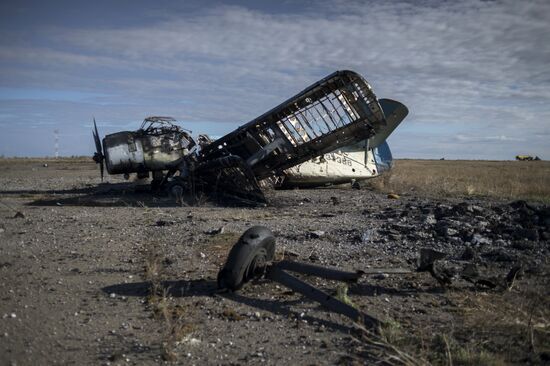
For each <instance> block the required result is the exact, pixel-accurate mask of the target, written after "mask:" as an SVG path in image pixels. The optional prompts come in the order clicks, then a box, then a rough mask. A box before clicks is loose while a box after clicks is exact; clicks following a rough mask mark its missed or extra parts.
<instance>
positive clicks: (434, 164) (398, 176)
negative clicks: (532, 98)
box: [376, 160, 550, 202]
mask: <svg viewBox="0 0 550 366" xmlns="http://www.w3.org/2000/svg"><path fill="white" fill-rule="evenodd" d="M376 184H377V187H380V188H383V189H385V190H393V191H396V192H397V191H399V192H412V193H419V194H423V195H427V196H432V197H433V196H442V197H445V196H454V197H456V196H459V197H491V198H496V199H503V200H512V199H527V200H536V201H544V202H550V162H549V161H484V160H396V162H395V166H394V169H393V170H392V171H391V173H390V174H388V175H386V176H384V177H380V178H379V179H377V180H376Z"/></svg>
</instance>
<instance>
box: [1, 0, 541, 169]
mask: <svg viewBox="0 0 550 366" xmlns="http://www.w3.org/2000/svg"><path fill="white" fill-rule="evenodd" d="M549 19H550V1H548V0H540V1H527V0H526V1H516V0H514V1H479V0H465V1H430V0H425V1H389V0H388V1H338V0H330V1H323V0H320V1H285V0H280V1H273V2H267V1H223V2H222V1H209V0H201V1H164V0H159V1H153V0H118V1H117V0H112V1H105V0H95V1H78V0H72V1H65V0H57V1H56V0H52V1H25V0H3V1H2V2H1V3H0V128H1V132H0V155H4V156H53V155H54V130H59V153H60V155H62V156H69V155H92V154H93V151H94V144H93V141H92V133H91V128H92V119H93V118H94V117H95V119H96V121H97V123H98V128H99V132H100V134H101V135H104V134H107V133H112V132H116V131H120V130H135V129H137V128H139V126H140V124H141V121H142V120H143V119H144V118H145V117H146V116H150V115H167V116H173V117H175V118H177V119H178V120H179V121H180V124H181V125H182V127H185V128H187V129H190V130H192V131H193V133H194V134H199V133H208V134H210V135H213V136H223V135H224V134H226V133H228V132H230V131H232V130H233V129H235V128H237V127H238V126H240V125H242V124H244V123H246V122H248V121H250V120H252V119H254V118H255V117H257V116H259V115H261V114H263V113H264V112H265V111H267V110H269V109H271V108H272V107H274V106H276V105H278V104H279V103H281V102H282V101H284V100H286V99H287V98H289V97H291V96H292V95H294V94H296V93H297V92H299V91H301V90H303V89H304V88H306V87H307V86H308V85H310V84H312V83H314V82H316V81H317V80H319V79H321V78H323V77H325V76H327V75H329V74H330V73H332V72H333V71H336V70H344V69H350V70H354V71H357V72H359V73H360V74H361V75H363V76H364V77H365V78H366V79H367V80H368V81H369V83H370V84H371V86H372V87H373V89H374V92H375V93H376V95H377V96H378V97H379V98H390V99H395V100H398V101H400V102H402V103H404V104H405V105H407V107H408V108H409V110H410V114H409V116H408V117H407V118H406V119H405V121H404V122H403V123H402V124H401V125H400V126H399V127H398V128H397V130H396V131H395V132H394V133H393V134H392V135H391V136H390V138H389V139H388V143H389V144H390V146H391V148H392V151H393V154H394V157H396V158H426V159H439V158H441V157H445V158H446V159H496V160H508V159H513V158H514V156H515V155H517V154H532V155H538V156H540V157H541V158H543V159H550V142H549V141H550V21H549Z"/></svg>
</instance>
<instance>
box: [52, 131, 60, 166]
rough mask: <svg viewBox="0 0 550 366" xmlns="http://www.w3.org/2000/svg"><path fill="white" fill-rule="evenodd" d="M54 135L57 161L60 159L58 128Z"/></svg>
mask: <svg viewBox="0 0 550 366" xmlns="http://www.w3.org/2000/svg"><path fill="white" fill-rule="evenodd" d="M53 135H54V138H55V143H54V150H55V158H56V159H57V158H59V130H58V129H57V128H56V129H55V130H53Z"/></svg>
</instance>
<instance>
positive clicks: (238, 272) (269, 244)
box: [218, 226, 275, 291]
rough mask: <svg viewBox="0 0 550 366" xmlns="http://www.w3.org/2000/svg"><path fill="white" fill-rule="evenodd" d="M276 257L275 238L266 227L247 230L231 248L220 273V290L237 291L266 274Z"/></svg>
mask: <svg viewBox="0 0 550 366" xmlns="http://www.w3.org/2000/svg"><path fill="white" fill-rule="evenodd" d="M274 257H275V237H274V236H273V233H272V232H271V231H270V230H269V229H268V228H266V227H264V226H254V227H251V228H250V229H248V230H246V231H245V232H244V234H243V235H242V236H241V237H240V239H239V241H238V242H237V243H236V244H235V245H234V246H233V248H231V251H230V252H229V255H228V256H227V261H226V262H225V265H224V266H223V268H222V269H221V270H220V272H219V273H218V288H220V289H224V288H227V289H230V290H232V291H237V290H238V289H240V288H241V287H242V286H243V285H244V284H245V283H246V282H248V281H249V280H250V279H252V278H254V277H259V276H261V275H262V274H263V273H264V272H265V268H266V265H267V263H268V262H270V261H272V260H273V258H274Z"/></svg>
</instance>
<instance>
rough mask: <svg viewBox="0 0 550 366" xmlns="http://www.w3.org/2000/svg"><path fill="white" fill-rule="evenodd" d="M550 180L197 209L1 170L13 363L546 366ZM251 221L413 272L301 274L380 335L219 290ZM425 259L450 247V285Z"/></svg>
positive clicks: (350, 262)
mask: <svg viewBox="0 0 550 366" xmlns="http://www.w3.org/2000/svg"><path fill="white" fill-rule="evenodd" d="M44 164H47V166H44ZM548 171H549V165H548V163H546V162H518V163H516V162H452V161H441V162H439V161H406V160H400V161H397V162H396V167H395V170H394V171H393V173H392V174H391V175H389V176H386V177H383V178H381V179H378V180H376V181H374V182H372V183H371V184H370V186H371V187H377V188H378V189H362V190H352V189H350V188H349V187H336V188H326V189H312V190H291V191H267V196H268V198H269V201H270V204H269V205H268V206H267V207H264V208H239V207H221V206H217V205H215V204H213V203H212V202H208V201H207V200H204V201H201V203H200V205H199V206H194V207H191V206H180V205H176V203H175V202H173V200H171V199H169V198H167V197H162V196H160V197H157V196H152V195H151V194H150V193H149V192H148V191H147V188H146V187H143V186H140V185H137V183H134V182H125V181H123V180H121V179H120V178H117V177H107V178H106V182H104V183H101V181H100V179H99V171H98V169H97V167H96V166H95V164H94V163H93V162H91V161H90V160H87V159H59V160H51V159H49V160H41V159H2V160H0V293H1V296H0V364H2V365H4V364H6V365H10V364H17V365H37V364H63V365H65V364H78V365H98V364H102V365H114V364H121V365H122V364H124V365H148V364H152V365H155V364H161V363H179V364H196V365H220V364H221V365H224V364H260V363H261V364H268V365H280V364H285V363H286V364H315V365H333V364H375V363H378V364H404V365H420V364H434V365H451V364H452V365H506V364H540V365H542V364H547V363H548V362H549V360H550V283H549V281H550V280H549V279H550V263H549V254H550V208H549V207H548V205H547V204H546V203H544V202H546V200H547V197H548V187H547V184H546V183H547V182H548V174H549V173H548ZM468 187H470V188H469V189H468ZM365 188H367V187H365ZM387 191H395V193H398V194H399V195H400V198H398V199H390V198H388V195H387ZM518 198H527V201H518ZM541 201H542V202H541ZM253 225H264V226H266V227H268V228H269V229H270V230H272V231H273V233H274V235H275V237H276V241H277V258H282V257H284V258H286V259H290V260H298V261H303V262H307V263H314V264H319V265H323V266H332V267H338V268H342V269H348V270H372V269H373V268H379V267H382V268H403V269H408V270H410V271H411V273H408V274H389V275H386V274H376V275H365V276H363V277H362V278H361V279H360V280H359V281H358V282H357V283H349V284H347V285H342V284H339V283H337V282H334V281H328V280H322V279H319V278H312V277H308V276H299V277H300V278H301V279H302V280H304V281H306V282H308V283H311V284H313V285H315V286H317V287H319V288H321V289H323V290H324V291H325V292H327V293H329V294H334V295H335V296H338V297H339V298H340V299H342V300H345V301H348V302H350V303H351V304H353V306H355V307H357V308H358V309H360V310H362V311H364V312H366V313H368V314H371V315H372V316H374V317H376V318H377V319H379V320H380V321H381V322H382V326H381V327H380V328H379V329H377V330H375V331H366V330H365V329H364V328H362V327H361V326H360V325H359V324H357V323H355V322H353V321H351V320H349V319H348V318H345V317H343V316H341V315H337V314H335V313H332V312H330V311H328V310H327V309H325V308H323V307H322V306H320V305H319V304H317V303H316V302H313V301H310V300H307V299H306V298H304V297H303V296H302V295H300V294H298V293H295V292H293V291H290V290H288V289H287V288H285V287H284V286H283V285H280V284H277V283H274V282H271V281H268V280H265V279H260V280H255V281H252V282H251V283H248V284H246V285H245V286H244V287H243V288H242V289H241V290H240V291H238V292H236V293H223V292H222V293H221V292H219V291H218V290H217V284H216V276H217V273H218V271H219V269H220V268H221V266H222V265H223V263H224V262H225V259H226V257H227V254H228V252H229V249H230V248H231V247H232V245H233V244H234V243H235V242H236V241H237V239H238V237H239V236H240V235H241V234H242V233H243V232H244V231H245V230H246V229H247V228H249V227H251V226H253ZM222 228H223V229H222ZM421 248H427V249H432V250H437V251H441V252H444V253H446V254H447V256H446V258H444V259H442V260H439V261H438V262H437V266H434V267H433V272H434V273H435V275H437V276H439V277H438V278H439V280H437V279H436V278H434V277H433V276H432V275H430V273H428V272H416V271H415V270H416V269H417V265H418V263H417V260H418V253H419V250H420V249H421ZM436 269H437V271H436ZM346 291H347V294H346Z"/></svg>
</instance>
